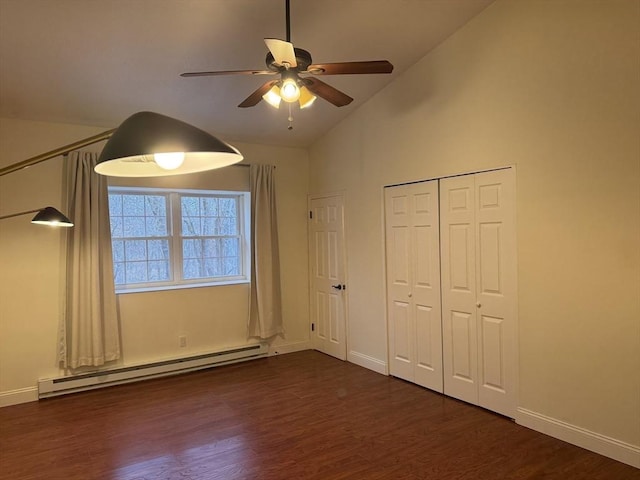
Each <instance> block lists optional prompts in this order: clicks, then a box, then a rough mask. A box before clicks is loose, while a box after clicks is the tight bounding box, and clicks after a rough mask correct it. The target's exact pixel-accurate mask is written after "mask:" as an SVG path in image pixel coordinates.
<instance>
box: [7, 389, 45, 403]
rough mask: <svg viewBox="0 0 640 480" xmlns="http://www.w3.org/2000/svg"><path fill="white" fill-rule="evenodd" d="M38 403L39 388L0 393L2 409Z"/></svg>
mask: <svg viewBox="0 0 640 480" xmlns="http://www.w3.org/2000/svg"><path fill="white" fill-rule="evenodd" d="M37 401H38V387H26V388H18V389H16V390H8V391H6V392H0V407H10V406H11V405H18V404H20V403H27V402H37Z"/></svg>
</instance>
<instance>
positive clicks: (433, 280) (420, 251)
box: [385, 181, 443, 392]
mask: <svg viewBox="0 0 640 480" xmlns="http://www.w3.org/2000/svg"><path fill="white" fill-rule="evenodd" d="M385 220H386V258H387V308H388V312H387V316H388V328H389V359H390V361H389V369H390V373H391V375H393V376H396V377H399V378H402V379H405V380H408V381H411V382H414V383H417V384H418V385H422V386H424V387H427V388H430V389H433V390H436V391H438V392H442V388H443V379H442V327H441V325H442V323H441V308H440V252H439V211H438V182H437V181H431V182H421V183H416V184H411V185H401V186H397V187H389V188H386V189H385Z"/></svg>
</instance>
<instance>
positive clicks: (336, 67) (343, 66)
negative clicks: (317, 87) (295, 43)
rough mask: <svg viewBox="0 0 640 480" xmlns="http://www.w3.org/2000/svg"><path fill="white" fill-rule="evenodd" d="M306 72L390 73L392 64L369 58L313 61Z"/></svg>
mask: <svg viewBox="0 0 640 480" xmlns="http://www.w3.org/2000/svg"><path fill="white" fill-rule="evenodd" d="M307 72H309V73H312V74H314V75H358V74H364V73H366V74H369V73H391V72H393V65H392V64H391V63H389V62H388V61H387V60H371V61H367V62H342V63H314V64H313V65H309V67H308V68H307Z"/></svg>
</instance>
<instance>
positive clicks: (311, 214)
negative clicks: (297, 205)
mask: <svg viewBox="0 0 640 480" xmlns="http://www.w3.org/2000/svg"><path fill="white" fill-rule="evenodd" d="M312 218H313V212H312V211H311V210H309V219H312Z"/></svg>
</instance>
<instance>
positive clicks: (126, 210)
mask: <svg viewBox="0 0 640 480" xmlns="http://www.w3.org/2000/svg"><path fill="white" fill-rule="evenodd" d="M144 197H145V196H144V195H122V212H123V214H124V215H125V216H143V215H144Z"/></svg>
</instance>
